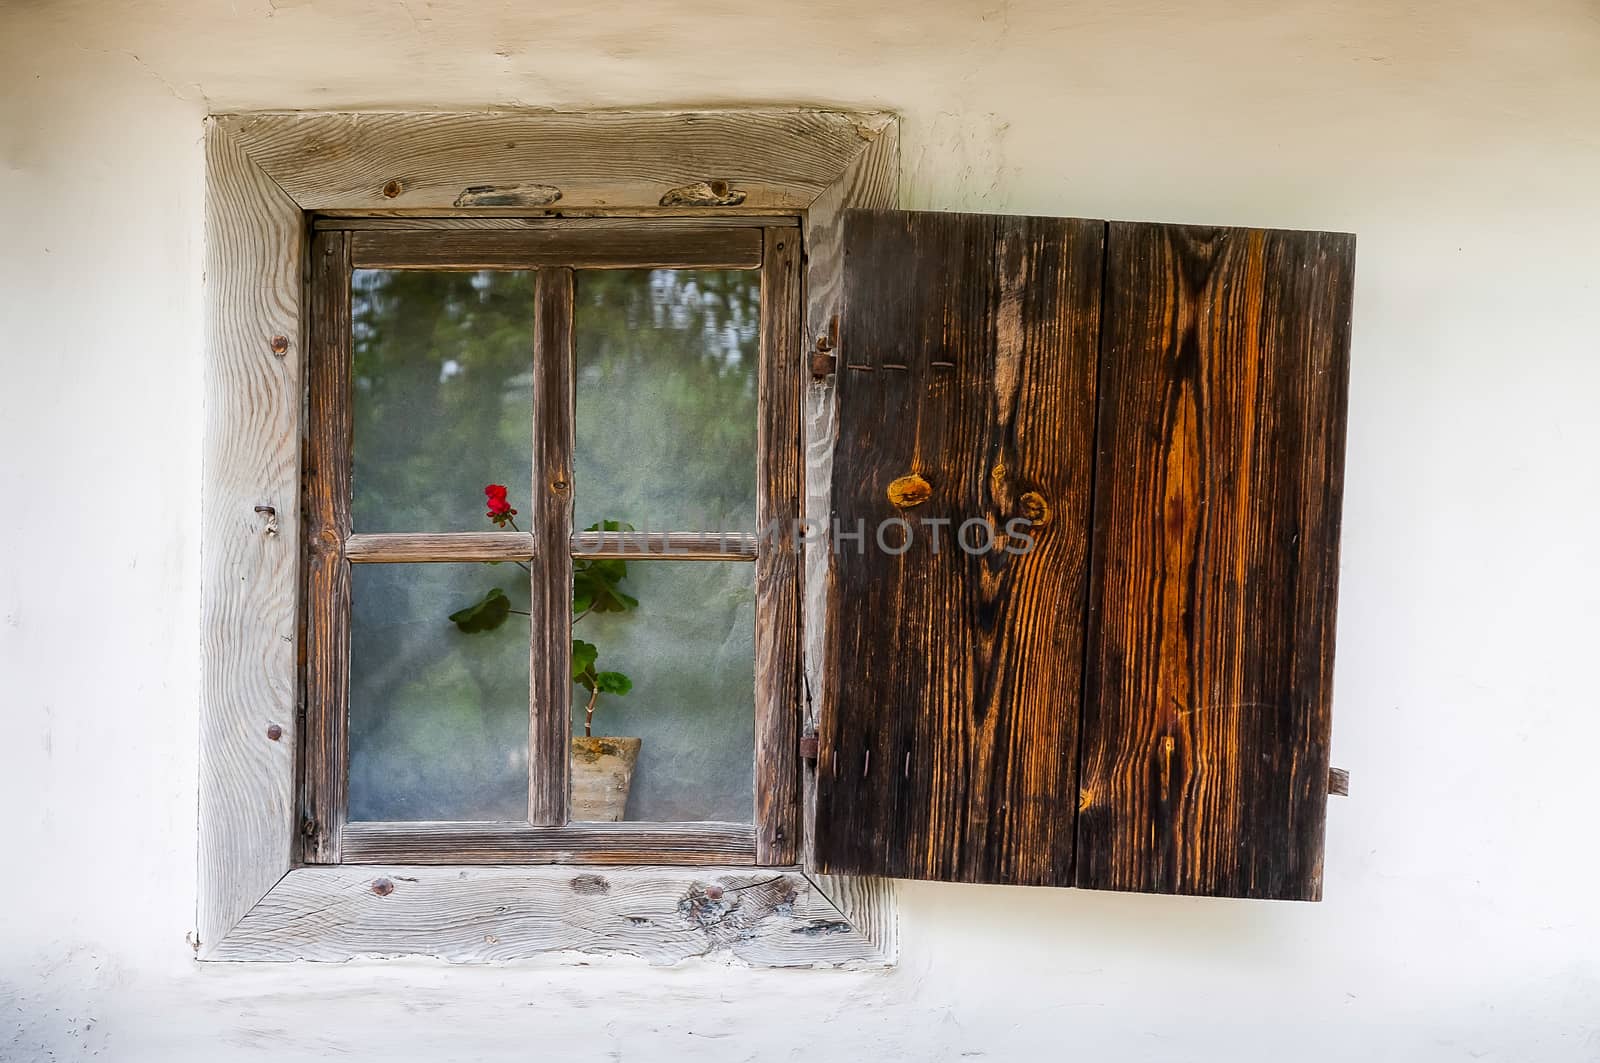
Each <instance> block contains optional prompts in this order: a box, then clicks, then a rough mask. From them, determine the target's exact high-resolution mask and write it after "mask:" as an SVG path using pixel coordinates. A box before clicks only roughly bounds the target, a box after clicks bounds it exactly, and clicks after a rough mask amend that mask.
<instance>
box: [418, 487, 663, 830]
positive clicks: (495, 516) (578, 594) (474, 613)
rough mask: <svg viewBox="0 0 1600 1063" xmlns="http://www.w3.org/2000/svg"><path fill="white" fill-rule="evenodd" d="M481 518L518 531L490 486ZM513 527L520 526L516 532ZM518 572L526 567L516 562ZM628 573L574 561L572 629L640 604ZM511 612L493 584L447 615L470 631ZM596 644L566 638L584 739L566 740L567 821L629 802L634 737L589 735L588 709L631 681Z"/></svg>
mask: <svg viewBox="0 0 1600 1063" xmlns="http://www.w3.org/2000/svg"><path fill="white" fill-rule="evenodd" d="M483 493H484V497H485V498H486V499H487V504H488V514H487V516H488V518H489V519H490V520H491V521H493V522H494V524H495V525H496V526H497V527H501V528H504V527H507V526H509V527H511V528H513V529H516V528H517V522H516V515H517V511H516V510H515V509H513V508H511V504H510V502H508V501H507V499H506V489H505V487H504V486H502V485H500V484H490V485H488V486H487V487H485V488H484V489H483ZM517 530H520V529H517ZM585 530H587V531H602V530H603V531H632V530H633V529H632V527H630V526H629V525H626V524H622V523H620V522H618V521H614V520H608V521H603V522H601V523H600V524H595V525H591V526H590V527H589V528H587V529H585ZM515 563H516V564H517V565H518V566H519V567H521V568H522V570H523V571H524V572H527V571H529V569H528V566H527V565H525V564H523V563H522V562H520V561H518V562H515ZM627 576H628V565H627V562H625V561H622V560H618V559H612V558H585V557H580V558H575V559H574V560H573V565H572V623H573V625H574V626H576V625H577V624H578V623H579V622H581V621H582V620H583V618H584V617H586V616H588V615H589V614H590V613H624V612H631V611H632V610H634V609H637V608H638V607H639V600H638V599H637V598H634V597H633V596H632V595H630V594H628V593H627V592H625V591H624V590H623V589H622V581H623V580H625V579H626V578H627ZM512 613H519V614H521V615H526V614H525V613H523V612H522V610H519V609H512V608H511V599H510V598H508V597H507V596H506V593H505V592H504V591H503V590H501V589H500V588H499V587H493V588H490V589H489V590H488V591H487V592H486V593H485V594H484V596H483V597H482V598H480V599H479V600H478V601H476V602H474V603H473V604H472V605H469V606H467V607H466V608H464V609H458V610H456V611H455V612H453V613H451V614H450V620H451V622H452V623H454V624H455V625H456V627H457V628H458V629H460V630H461V631H462V632H464V633H466V634H469V635H472V634H479V633H483V632H488V631H493V630H495V629H496V628H498V627H500V626H501V625H502V624H504V623H505V620H506V617H508V616H510V615H511V614H512ZM599 659H600V649H599V647H598V646H596V645H595V644H594V643H592V642H586V641H584V640H583V639H579V638H574V639H573V640H572V681H573V682H574V683H575V684H577V685H578V686H580V687H582V688H583V689H584V690H586V691H588V694H589V700H588V702H587V703H586V704H585V705H584V707H583V736H582V737H581V738H580V737H578V736H577V735H574V736H573V737H572V754H571V755H572V775H571V778H572V791H571V793H572V802H571V803H572V818H573V819H574V820H583V821H588V822H595V821H600V822H616V821H618V820H620V819H622V817H623V814H624V813H625V812H626V810H627V807H628V791H629V790H630V788H631V787H632V784H633V769H634V766H635V765H636V764H637V763H638V761H639V748H640V746H641V745H642V744H643V739H641V738H628V737H615V736H599V737H596V736H595V734H594V713H595V709H596V707H597V706H598V705H599V701H600V697H601V696H602V695H604V694H611V695H615V696H617V697H621V696H622V695H624V694H627V693H628V692H629V691H630V690H632V689H633V680H631V679H629V678H628V677H627V676H626V675H624V674H623V673H621V672H617V671H605V670H602V669H601V668H600V667H599Z"/></svg>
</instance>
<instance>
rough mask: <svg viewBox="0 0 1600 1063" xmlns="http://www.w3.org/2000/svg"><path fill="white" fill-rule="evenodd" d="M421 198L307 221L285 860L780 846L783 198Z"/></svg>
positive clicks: (780, 855) (787, 660) (700, 859)
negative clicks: (666, 213) (305, 358)
mask: <svg viewBox="0 0 1600 1063" xmlns="http://www.w3.org/2000/svg"><path fill="white" fill-rule="evenodd" d="M431 224H432V227H431V228H416V227H410V228H408V227H406V226H407V225H408V223H406V222H404V221H394V220H388V221H382V220H380V221H370V220H363V219H337V218H330V219H321V220H318V221H317V222H316V230H317V231H316V236H315V239H314V240H313V242H312V263H313V267H312V268H313V275H312V276H313V279H312V290H311V294H310V297H311V304H312V332H311V336H310V340H311V367H310V402H309V410H310V418H311V421H310V431H309V433H308V437H307V438H308V453H307V462H306V488H307V490H306V496H307V498H308V499H309V501H310V508H309V517H310V520H311V526H310V529H309V535H308V547H309V549H308V557H307V580H306V592H305V603H304V609H305V616H306V620H307V622H306V626H305V633H306V640H307V647H306V661H307V668H306V674H305V701H306V719H307V726H306V727H305V728H304V729H303V730H302V734H303V735H304V737H305V743H306V744H305V750H304V754H303V757H302V765H303V767H302V780H303V781H302V786H303V806H304V810H305V821H304V824H303V828H302V835H303V838H304V842H303V857H302V858H303V859H304V861H305V862H306V863H308V864H322V863H341V862H368V861H373V860H384V861H416V860H426V861H430V862H455V863H461V864H485V863H493V864H515V863H547V862H554V863H585V862H603V863H619V862H629V861H632V862H636V863H641V864H646V863H648V864H674V863H682V864H723V865H737V864H762V865H767V866H773V865H776V866H787V865H792V864H793V863H794V862H795V841H796V830H795V826H794V825H795V824H797V823H798V822H799V800H800V777H799V772H800V765H799V755H798V747H797V740H796V738H795V737H794V736H797V735H798V732H799V716H800V712H801V706H800V687H799V682H798V676H799V660H798V653H799V639H798V632H797V630H796V625H795V618H796V617H797V616H798V615H799V594H800V582H799V566H798V563H797V561H796V554H797V551H798V543H796V542H795V541H794V538H793V536H792V535H789V534H785V533H784V529H788V530H790V531H792V530H794V529H795V528H796V526H797V524H798V520H799V511H798V498H799V484H798V482H797V481H796V478H795V476H794V471H795V470H797V469H798V468H799V466H800V455H799V451H800V437H799V433H798V431H797V427H798V424H799V405H800V401H801V394H802V390H803V388H804V386H805V381H804V380H803V379H802V372H803V370H802V368H801V367H799V366H797V365H796V364H794V363H793V361H792V360H785V359H782V358H781V352H780V351H779V350H778V349H777V348H778V347H779V346H780V345H783V344H784V340H783V337H791V336H797V335H799V333H800V331H801V328H802V322H801V321H800V319H799V316H798V315H799V309H800V301H799V284H800V274H799V265H800V255H799V246H798V243H799V239H800V233H799V228H798V226H797V224H796V223H795V222H794V221H793V220H784V219H768V220H767V221H765V222H762V223H756V224H744V223H740V222H738V220H737V219H724V223H723V224H709V223H698V224H696V223H685V222H675V221H670V220H669V221H660V220H651V219H631V220H623V221H611V220H604V219H589V220H569V221H565V222H563V223H561V224H560V225H559V226H558V227H550V226H546V227H543V228H538V227H528V226H526V225H525V226H521V227H514V228H511V229H505V230H498V231H485V230H482V229H474V228H466V227H464V226H462V225H461V224H459V223H452V222H451V221H450V220H449V219H439V220H437V221H433V222H432V223H431ZM480 224H481V223H480ZM507 224H511V223H507ZM786 478H787V479H786ZM485 506H487V507H488V508H487V509H485ZM763 528H765V529H768V531H769V533H768V534H765V535H760V534H758V529H763ZM758 574H759V575H760V576H763V577H764V578H760V579H758ZM758 660H759V661H761V662H762V667H761V668H759V669H758V668H757V661H758ZM597 721H598V723H599V728H598V729H596V728H595V724H596V722H597ZM758 733H759V734H762V735H766V736H788V741H786V742H777V741H768V742H766V743H763V745H762V748H761V755H760V757H759V758H758V757H757V742H756V736H757V734H758ZM757 795H760V796H761V798H762V799H761V800H760V801H759V802H758V801H757Z"/></svg>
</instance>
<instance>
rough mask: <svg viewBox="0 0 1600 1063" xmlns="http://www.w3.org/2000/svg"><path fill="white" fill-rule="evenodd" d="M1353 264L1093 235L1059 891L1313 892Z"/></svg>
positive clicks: (1116, 228) (1265, 244) (1301, 243)
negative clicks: (1076, 646)
mask: <svg viewBox="0 0 1600 1063" xmlns="http://www.w3.org/2000/svg"><path fill="white" fill-rule="evenodd" d="M1354 253H1355V241H1354V238H1353V237H1350V236H1347V235H1341V234H1333V233H1312V232H1269V231H1261V230H1246V229H1208V228H1191V227H1179V226H1165V225H1136V224H1120V223H1117V224H1113V225H1112V226H1111V227H1110V230H1109V236H1108V245H1107V260H1106V309H1105V326H1104V333H1103V342H1102V352H1103V353H1102V359H1103V366H1104V368H1103V370H1102V373H1101V382H1100V423H1099V431H1098V447H1097V451H1098V453H1097V461H1096V487H1095V516H1094V576H1093V586H1092V590H1091V596H1090V604H1091V612H1090V633H1089V644H1088V652H1087V674H1086V683H1085V699H1084V713H1083V729H1082V730H1083V740H1082V768H1081V779H1080V785H1081V787H1082V797H1081V806H1080V812H1079V817H1078V854H1077V865H1078V868H1077V883H1078V885H1080V886H1088V887H1094V888H1103V889H1125V890H1141V891H1150V892H1166V893H1194V894H1206V895H1212V896H1216V895H1222V896H1235V897H1271V898H1285V899H1300V900H1315V899H1317V898H1318V897H1319V896H1320V894H1321V889H1322V833H1323V817H1324V812H1325V807H1326V799H1327V794H1328V734H1329V702H1330V696H1331V693H1332V685H1331V681H1332V675H1333V633H1334V594H1335V588H1336V584H1337V579H1338V544H1339V505H1340V491H1341V483H1342V479H1343V475H1342V471H1343V455H1344V426H1345V382H1346V375H1347V370H1348V363H1349V334H1350V305H1351V286H1352V272H1353V260H1354Z"/></svg>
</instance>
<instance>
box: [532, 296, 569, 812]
mask: <svg viewBox="0 0 1600 1063" xmlns="http://www.w3.org/2000/svg"><path fill="white" fill-rule="evenodd" d="M534 300H535V310H534V316H535V321H534V344H533V362H534V365H533V416H534V425H533V483H532V485H531V486H530V493H529V497H530V498H532V499H534V505H533V513H532V514H531V515H530V517H529V519H530V521H531V528H530V531H531V532H532V534H533V548H534V551H535V555H536V564H534V566H533V571H532V576H531V579H532V592H531V596H530V599H529V601H530V604H529V606H528V611H529V613H530V617H529V624H530V625H531V628H530V630H532V631H533V633H534V638H533V645H532V651H531V653H532V659H531V661H530V671H529V675H530V676H531V680H532V682H531V689H530V695H529V721H528V822H529V823H531V824H533V825H534V826H536V827H553V826H562V825H564V824H565V823H566V822H567V798H568V794H567V787H568V776H569V775H570V773H571V764H570V763H569V762H568V743H569V742H570V741H571V737H572V641H571V639H572V554H571V552H570V550H569V549H568V543H569V542H570V540H571V538H572V446H573V412H572V411H573V378H572V373H573V369H572V364H573V363H572V270H571V269H568V268H565V267H558V268H550V269H541V270H540V271H539V273H538V276H537V278H536V280H535V281H534Z"/></svg>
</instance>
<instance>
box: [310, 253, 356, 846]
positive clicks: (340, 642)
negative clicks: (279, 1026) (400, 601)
mask: <svg viewBox="0 0 1600 1063" xmlns="http://www.w3.org/2000/svg"><path fill="white" fill-rule="evenodd" d="M350 329H351V318H350V240H349V237H348V236H347V235H346V234H345V233H336V232H328V233H318V234H316V236H315V238H314V239H313V240H312V242H311V314H310V337H309V339H310V348H311V349H310V358H309V361H308V366H307V374H308V378H309V398H308V402H307V405H306V410H307V418H306V441H305V461H306V470H305V497H306V562H305V565H306V587H305V603H306V610H305V677H304V683H305V726H304V728H303V730H302V732H301V744H300V758H301V766H300V814H301V828H300V833H301V835H302V845H301V850H300V858H301V860H303V861H304V862H305V863H308V864H335V863H338V862H339V831H340V829H341V828H342V827H343V826H344V817H345V805H346V802H345V793H346V787H347V785H348V777H347V776H348V773H347V771H346V765H347V761H348V757H349V749H348V744H347V741H346V739H347V733H346V728H347V726H348V717H349V701H350V564H349V562H348V561H346V560H345V556H344V546H345V541H346V540H347V539H349V538H350V443H351V434H352V431H353V426H354V422H353V418H352V416H351V409H350V357H351V351H350V347H351V332H350Z"/></svg>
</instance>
